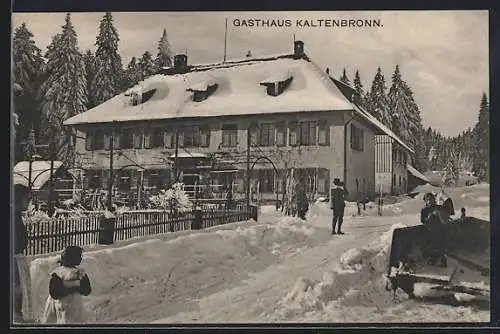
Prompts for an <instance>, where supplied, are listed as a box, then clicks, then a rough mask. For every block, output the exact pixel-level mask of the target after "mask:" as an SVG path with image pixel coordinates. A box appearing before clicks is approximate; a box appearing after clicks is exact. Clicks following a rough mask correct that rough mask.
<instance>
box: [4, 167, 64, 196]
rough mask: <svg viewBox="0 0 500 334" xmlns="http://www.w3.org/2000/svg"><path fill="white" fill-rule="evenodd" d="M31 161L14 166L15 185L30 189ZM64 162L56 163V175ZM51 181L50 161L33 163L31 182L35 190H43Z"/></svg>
mask: <svg viewBox="0 0 500 334" xmlns="http://www.w3.org/2000/svg"><path fill="white" fill-rule="evenodd" d="M29 164H30V163H29V161H19V162H18V163H17V164H16V165H15V166H14V170H13V173H14V180H13V182H14V184H20V185H23V186H25V187H28V180H29ZM62 164H63V163H62V161H54V173H55V172H56V171H57V170H58V169H59V168H60V167H61V166H62ZM49 179H50V161H33V162H32V165H31V182H32V184H33V188H32V189H33V190H39V189H41V188H42V187H43V186H44V185H45V183H46V182H47V181H48V180H49Z"/></svg>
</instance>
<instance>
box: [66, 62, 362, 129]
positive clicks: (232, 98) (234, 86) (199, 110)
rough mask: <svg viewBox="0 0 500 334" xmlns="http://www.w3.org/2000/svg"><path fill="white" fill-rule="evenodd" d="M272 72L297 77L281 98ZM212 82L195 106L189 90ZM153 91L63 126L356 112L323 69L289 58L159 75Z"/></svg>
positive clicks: (121, 98) (114, 101)
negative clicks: (271, 83)
mask: <svg viewBox="0 0 500 334" xmlns="http://www.w3.org/2000/svg"><path fill="white" fill-rule="evenodd" d="M273 73H291V74H292V75H293V77H294V79H293V81H292V82H291V83H290V86H289V87H288V88H287V89H286V90H285V91H284V92H283V93H282V94H280V95H279V96H269V95H268V94H267V92H266V88H265V87H262V86H261V85H259V83H260V82H261V81H263V80H266V79H267V78H269V75H270V74H273ZM210 80H215V81H216V82H217V83H218V88H217V90H216V91H215V92H214V93H213V94H212V95H211V96H210V97H209V98H207V99H206V100H203V101H201V102H195V101H193V100H192V98H191V96H192V94H193V93H191V92H188V91H186V89H187V88H189V87H191V86H192V85H195V84H198V83H200V82H204V81H210ZM152 87H154V88H156V92H155V94H154V95H153V97H152V98H151V99H149V100H148V101H147V102H145V103H142V104H139V105H137V106H132V105H130V103H129V101H130V97H128V96H125V94H120V95H117V96H115V97H113V98H111V99H110V100H108V101H106V102H104V103H102V104H101V105H99V106H96V107H95V108H92V109H90V110H88V111H86V112H84V113H81V114H79V115H76V116H74V117H71V118H70V119H68V120H66V121H65V122H64V124H65V125H76V124H89V123H107V122H112V121H118V122H124V121H140V120H155V119H172V118H183V117H214V116H229V115H249V114H265V113H280V112H299V111H320V110H325V111H328V110H352V105H351V103H350V102H349V101H348V100H346V98H345V97H344V95H343V94H342V93H341V92H340V91H339V89H338V88H337V87H336V86H335V84H333V82H331V80H330V79H329V77H328V76H327V75H326V73H325V72H324V71H323V70H321V69H320V68H319V67H318V66H317V65H316V64H314V63H313V62H311V61H310V60H308V59H307V58H304V59H293V57H291V56H290V55H286V56H276V57H267V58H260V59H250V60H249V59H246V60H242V61H233V62H231V61H229V62H225V63H220V64H212V65H200V66H192V67H191V71H189V72H188V73H185V74H176V75H162V74H158V75H154V76H151V77H149V78H147V79H145V80H144V82H142V83H141V89H143V91H146V90H148V89H151V88H152Z"/></svg>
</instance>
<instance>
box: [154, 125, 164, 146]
mask: <svg viewBox="0 0 500 334" xmlns="http://www.w3.org/2000/svg"><path fill="white" fill-rule="evenodd" d="M164 135H165V132H164V131H163V129H162V128H160V127H154V128H153V130H152V137H153V138H152V139H153V143H152V147H163V146H164V139H163V137H164Z"/></svg>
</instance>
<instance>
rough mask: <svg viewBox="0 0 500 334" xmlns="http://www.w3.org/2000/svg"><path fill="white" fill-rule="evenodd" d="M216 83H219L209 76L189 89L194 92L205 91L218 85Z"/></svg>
mask: <svg viewBox="0 0 500 334" xmlns="http://www.w3.org/2000/svg"><path fill="white" fill-rule="evenodd" d="M216 84H218V83H217V81H216V80H215V79H213V78H208V79H206V80H203V81H200V82H198V83H195V84H194V85H192V86H190V87H189V88H188V89H187V90H189V91H193V92H194V91H198V92H204V91H206V90H207V89H208V87H210V86H213V85H216Z"/></svg>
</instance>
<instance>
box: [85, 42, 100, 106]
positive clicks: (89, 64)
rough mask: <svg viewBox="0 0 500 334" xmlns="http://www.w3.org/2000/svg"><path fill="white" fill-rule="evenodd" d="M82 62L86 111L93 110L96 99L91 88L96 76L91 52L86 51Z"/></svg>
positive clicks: (94, 60)
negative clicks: (85, 87)
mask: <svg viewBox="0 0 500 334" xmlns="http://www.w3.org/2000/svg"><path fill="white" fill-rule="evenodd" d="M83 61H84V63H85V73H86V81H87V109H91V108H94V107H95V106H96V105H97V103H96V97H95V96H94V92H95V90H94V89H93V88H92V85H93V83H94V79H95V75H96V71H97V68H96V59H95V56H94V54H93V53H92V51H90V50H87V51H86V52H85V54H84V55H83Z"/></svg>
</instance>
